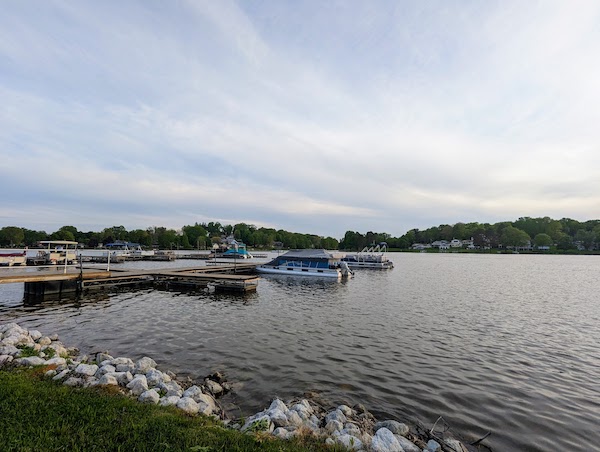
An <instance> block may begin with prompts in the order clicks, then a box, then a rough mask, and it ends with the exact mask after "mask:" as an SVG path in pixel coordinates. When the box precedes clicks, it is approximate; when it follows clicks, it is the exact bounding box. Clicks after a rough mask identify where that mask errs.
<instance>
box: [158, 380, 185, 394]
mask: <svg viewBox="0 0 600 452" xmlns="http://www.w3.org/2000/svg"><path fill="white" fill-rule="evenodd" d="M158 388H159V389H161V390H163V391H166V395H165V397H171V396H177V397H181V396H182V395H183V388H182V387H181V386H180V385H179V383H177V382H176V381H168V382H163V383H160V384H159V385H158Z"/></svg>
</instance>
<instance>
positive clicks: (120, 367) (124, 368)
mask: <svg viewBox="0 0 600 452" xmlns="http://www.w3.org/2000/svg"><path fill="white" fill-rule="evenodd" d="M115 369H116V370H117V372H133V371H134V369H135V366H134V365H133V364H117V365H116V366H115Z"/></svg>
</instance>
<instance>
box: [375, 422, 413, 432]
mask: <svg viewBox="0 0 600 452" xmlns="http://www.w3.org/2000/svg"><path fill="white" fill-rule="evenodd" d="M380 428H387V429H388V430H389V431H390V432H392V433H394V434H395V435H402V436H406V435H408V431H409V430H410V429H409V427H408V425H406V424H403V423H402V422H398V421H394V420H392V419H390V420H387V421H381V422H378V423H377V424H375V431H377V430H379V429H380Z"/></svg>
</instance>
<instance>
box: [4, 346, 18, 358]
mask: <svg viewBox="0 0 600 452" xmlns="http://www.w3.org/2000/svg"><path fill="white" fill-rule="evenodd" d="M17 353H19V349H18V348H17V347H15V346H14V345H2V346H0V355H11V356H16V355H17Z"/></svg>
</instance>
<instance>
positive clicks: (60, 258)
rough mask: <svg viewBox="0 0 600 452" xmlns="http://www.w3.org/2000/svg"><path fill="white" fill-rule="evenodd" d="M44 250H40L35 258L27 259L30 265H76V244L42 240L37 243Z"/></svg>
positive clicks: (64, 241) (66, 241)
mask: <svg viewBox="0 0 600 452" xmlns="http://www.w3.org/2000/svg"><path fill="white" fill-rule="evenodd" d="M39 243H40V244H41V245H44V246H46V245H47V247H46V249H44V250H40V251H38V253H37V256H35V257H31V258H28V259H27V263H28V264H30V265H55V264H69V265H71V264H76V263H77V252H76V250H77V242H71V241H69V240H43V241H41V242H39Z"/></svg>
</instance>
